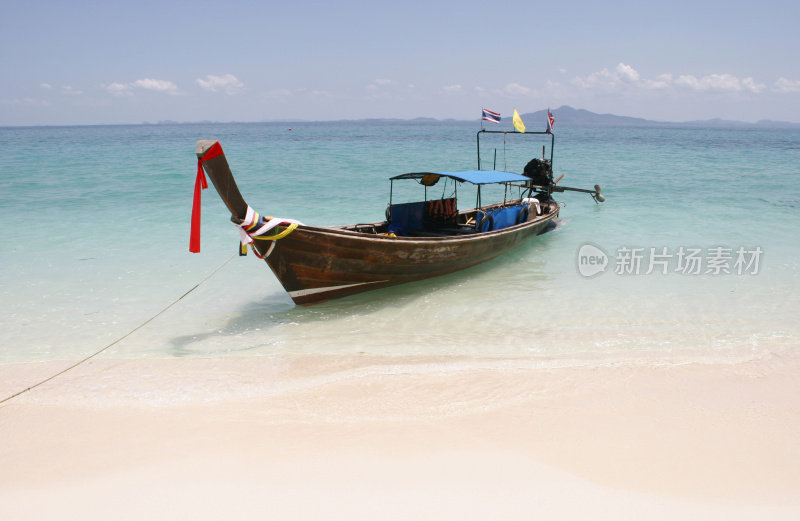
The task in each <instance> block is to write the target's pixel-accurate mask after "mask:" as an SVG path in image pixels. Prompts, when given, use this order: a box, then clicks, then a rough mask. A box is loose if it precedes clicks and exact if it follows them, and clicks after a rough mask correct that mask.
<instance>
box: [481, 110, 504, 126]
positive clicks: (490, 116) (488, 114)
mask: <svg viewBox="0 0 800 521" xmlns="http://www.w3.org/2000/svg"><path fill="white" fill-rule="evenodd" d="M482 119H483V121H491V122H492V123H500V114H499V113H498V112H492V111H491V110H486V109H483V118H482Z"/></svg>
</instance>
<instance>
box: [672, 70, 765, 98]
mask: <svg viewBox="0 0 800 521" xmlns="http://www.w3.org/2000/svg"><path fill="white" fill-rule="evenodd" d="M675 85H678V86H680V87H686V88H689V89H692V90H696V91H700V92H707V91H716V92H741V91H748V92H755V93H758V92H761V91H762V90H764V88H765V87H766V86H765V85H763V84H761V83H756V82H755V80H753V78H749V77H748V78H742V79H740V78H737V77H736V76H734V75H732V74H709V75H707V76H703V77H702V78H696V77H695V76H692V75H682V76H678V78H677V79H676V80H675Z"/></svg>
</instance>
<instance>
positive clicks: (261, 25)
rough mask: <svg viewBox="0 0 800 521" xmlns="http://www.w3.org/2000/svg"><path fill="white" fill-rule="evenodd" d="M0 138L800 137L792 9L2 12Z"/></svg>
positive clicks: (283, 4)
mask: <svg viewBox="0 0 800 521" xmlns="http://www.w3.org/2000/svg"><path fill="white" fill-rule="evenodd" d="M0 7H2V13H3V14H2V18H0V66H2V75H0V126H17V125H93V124H127V123H143V122H153V123H155V122H159V121H166V120H172V121H180V122H185V121H268V120H318V121H319V120H338V119H361V118H403V119H407V118H409V119H410V118H416V117H432V118H437V119H446V118H454V119H461V120H469V119H477V118H478V117H480V110H481V108H484V107H485V108H488V109H490V110H494V111H496V112H500V113H502V114H503V115H504V116H505V115H510V114H511V112H512V111H513V109H515V108H516V109H518V110H519V112H520V113H523V114H524V113H526V112H534V111H537V110H541V109H544V108H548V107H552V108H556V107H559V106H561V105H570V106H572V107H575V108H582V109H587V110H590V111H593V112H598V113H612V114H617V115H623V116H634V117H643V118H647V119H654V120H660V121H691V120H699V119H710V118H722V119H731V120H739V121H757V120H761V119H771V120H778V121H792V122H800V30H798V25H800V2H797V1H796V0H793V1H771V0H763V1H760V2H753V1H747V2H740V1H737V0H731V1H726V2H722V1H704V0H694V1H683V0H675V1H670V2H650V1H641V0H637V1H614V0H609V1H606V2H597V1H569V0H562V1H555V2H554V1H548V2H539V1H536V0H526V1H518V0H503V1H494V2H490V1H483V2H472V1H470V0H461V1H437V0H428V1H424V2H423V1H418V0H409V1H402V0H394V1H383V0H371V1H353V0H328V1H324V2H309V1H304V0H282V1H280V2H277V1H275V0H266V1H263V0H262V1H260V2H259V1H242V0H225V1H224V2H223V1H220V2H206V1H203V0H195V1H192V2H184V1H170V0H161V1H157V2H151V1H150V0H140V1H137V2H131V1H125V2H118V1H116V0H106V1H93V2H90V1H82V0H70V1H52V2H42V1H39V0H25V1H19V0H0Z"/></svg>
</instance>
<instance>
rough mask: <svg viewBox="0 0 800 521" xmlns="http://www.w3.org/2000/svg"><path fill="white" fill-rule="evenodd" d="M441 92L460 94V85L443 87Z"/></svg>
mask: <svg viewBox="0 0 800 521" xmlns="http://www.w3.org/2000/svg"><path fill="white" fill-rule="evenodd" d="M442 90H443V91H445V92H461V85H445V86H444V87H442Z"/></svg>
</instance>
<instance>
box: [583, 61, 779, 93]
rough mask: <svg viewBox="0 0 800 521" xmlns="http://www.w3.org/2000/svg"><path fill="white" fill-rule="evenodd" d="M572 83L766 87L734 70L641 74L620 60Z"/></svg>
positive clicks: (750, 89)
mask: <svg viewBox="0 0 800 521" xmlns="http://www.w3.org/2000/svg"><path fill="white" fill-rule="evenodd" d="M572 84H573V85H575V86H578V87H581V88H584V89H604V90H607V91H622V90H626V89H629V88H631V87H637V88H644V89H666V88H670V87H678V88H686V89H690V90H694V91H697V92H752V93H756V94H757V93H759V92H761V91H763V90H764V89H765V88H766V85H764V84H763V83H758V82H757V81H756V80H754V79H753V78H751V77H747V78H739V77H737V76H734V75H732V74H727V73H726V74H708V75H706V76H702V77H697V76H693V75H691V74H682V75H679V76H677V77H675V76H673V75H672V74H669V73H666V74H660V75H658V76H656V77H655V78H642V76H641V74H639V72H638V71H637V70H636V69H634V68H633V67H632V66H630V65H627V64H625V63H623V62H620V63H619V64H618V65H617V66H616V68H615V69H614V70H613V71H609V70H608V69H602V70H600V71H597V72H592V73H590V74H588V75H587V76H583V77H581V76H576V77H575V78H574V79H573V80H572Z"/></svg>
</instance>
